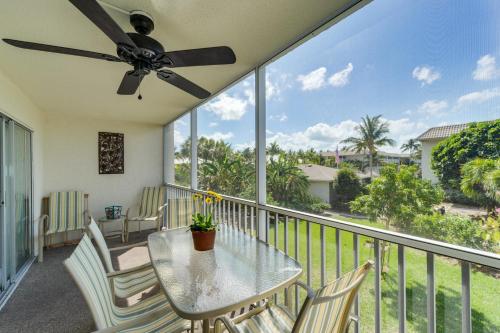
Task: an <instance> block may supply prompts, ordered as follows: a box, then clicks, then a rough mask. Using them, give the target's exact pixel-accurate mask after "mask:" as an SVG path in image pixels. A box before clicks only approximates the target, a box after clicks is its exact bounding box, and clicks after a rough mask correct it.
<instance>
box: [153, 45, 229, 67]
mask: <svg viewBox="0 0 500 333" xmlns="http://www.w3.org/2000/svg"><path fill="white" fill-rule="evenodd" d="M157 61H159V62H161V63H162V64H163V66H165V67H187V66H207V65H227V64H234V63H235V62H236V56H235V55H234V52H233V50H232V49H231V48H230V47H227V46H217V47H206V48H202V49H191V50H180V51H171V52H164V53H162V54H160V55H159V56H158V58H157Z"/></svg>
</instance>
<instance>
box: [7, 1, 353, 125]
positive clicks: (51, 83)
mask: <svg viewBox="0 0 500 333" xmlns="http://www.w3.org/2000/svg"><path fill="white" fill-rule="evenodd" d="M105 2H107V3H109V4H112V5H115V6H117V7H120V8H122V9H125V10H127V11H129V10H134V9H140V10H144V11H146V12H148V13H150V14H151V15H152V16H153V19H154V22H155V30H154V31H153V33H152V34H151V37H153V38H155V39H157V40H158V41H160V42H161V43H162V44H163V46H164V47H165V48H166V49H167V50H179V49H188V48H199V47H209V46H219V45H227V46H230V47H231V48H232V49H233V50H234V52H235V54H236V58H237V61H236V63H235V64H234V65H225V66H206V67H191V68H180V69H174V71H176V72H178V73H179V74H181V75H183V76H185V77H186V78H188V79H190V80H192V81H193V82H195V83H197V84H198V85H200V86H202V87H204V88H205V89H207V90H209V91H210V92H212V93H213V92H217V91H219V90H220V89H222V88H223V87H225V86H226V85H228V84H229V83H231V82H233V81H234V80H236V79H238V78H239V77H241V76H242V75H244V74H246V73H248V72H249V71H250V70H251V69H252V68H254V67H255V66H256V65H258V64H260V63H262V62H263V61H265V60H267V59H268V58H270V57H271V56H273V55H274V54H275V53H276V52H278V51H280V50H281V49H282V48H283V47H285V46H287V45H289V44H290V43H291V42H292V41H295V39H296V38H297V37H298V36H300V35H302V34H304V33H307V32H309V31H311V30H312V29H313V28H314V27H316V26H317V25H318V24H319V23H320V22H322V21H324V20H325V19H327V18H329V17H332V16H333V15H334V14H336V13H337V12H338V11H339V9H341V8H345V6H346V4H347V3H352V2H353V1H352V0H307V1H306V0H246V1H245V0H209V1H207V0H142V1H137V0H136V1H134V0H106V1H105ZM0 6H1V10H0V38H12V39H19V40H26V41H31V42H38V43H46V44H52V45H59V46H65V47H72V48H79V49H83V50H89V51H97V52H103V53H108V54H113V55H115V54H116V52H115V48H114V44H113V43H112V42H111V40H109V39H108V37H107V36H106V35H105V34H104V33H103V32H101V31H100V30H99V29H98V28H97V27H96V26H94V25H93V24H92V23H91V22H90V21H89V20H88V19H87V18H86V17H85V16H84V15H83V14H81V13H80V12H79V11H78V10H77V9H76V8H75V7H74V6H73V5H72V4H71V3H70V2H68V1H63V0H37V1H33V0H16V1H12V0H0ZM105 9H106V11H107V12H108V13H109V14H110V15H111V16H112V17H113V18H114V19H115V20H116V21H117V22H118V24H119V25H120V26H121V27H122V28H123V29H124V30H125V31H127V32H130V31H133V28H132V27H131V26H130V24H129V22H128V16H127V15H126V14H123V13H120V12H118V11H113V10H110V9H109V8H105ZM129 69H130V67H129V65H127V64H122V63H111V62H107V61H100V60H93V59H86V58H81V57H72V56H67V55H60V54H50V53H46V52H39V51H30V50H23V49H19V48H15V47H13V46H10V45H7V44H5V43H3V42H0V70H2V71H3V72H4V73H5V74H7V75H8V76H9V77H10V78H11V79H12V80H13V81H14V82H16V83H17V84H18V85H19V87H20V88H21V89H22V90H23V91H24V92H25V93H26V94H27V95H28V96H30V97H31V98H32V99H33V101H34V102H35V103H36V104H37V105H38V106H39V107H40V108H41V109H42V110H44V111H45V112H56V113H58V112H59V113H60V112H63V113H71V114H75V115H80V116H81V115H86V116H90V117H98V118H106V119H121V120H130V121H137V122H144V123H155V124H165V123H167V122H169V121H170V120H172V119H175V118H176V117H177V116H178V115H180V114H182V113H183V112H185V111H186V110H188V109H190V108H192V107H193V106H195V105H196V104H198V103H199V100H198V99H196V98H194V97H192V96H190V95H188V94H186V93H185V92H183V91H181V90H179V89H177V88H175V87H173V86H170V85H168V84H166V83H164V82H162V81H160V80H158V79H157V78H156V76H155V75H154V74H151V75H149V76H148V77H146V78H145V79H144V80H143V82H142V84H141V93H142V95H143V97H144V98H143V100H142V101H139V100H137V97H136V96H119V95H117V94H116V90H117V88H118V86H119V84H120V81H121V79H122V77H123V74H124V72H125V71H127V70H129Z"/></svg>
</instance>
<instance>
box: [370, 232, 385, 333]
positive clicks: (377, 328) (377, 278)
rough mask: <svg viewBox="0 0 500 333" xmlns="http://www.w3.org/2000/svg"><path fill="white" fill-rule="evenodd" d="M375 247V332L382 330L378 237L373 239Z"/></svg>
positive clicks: (380, 269) (380, 270)
mask: <svg viewBox="0 0 500 333" xmlns="http://www.w3.org/2000/svg"><path fill="white" fill-rule="evenodd" d="M373 249H374V252H375V333H381V332H382V326H381V317H380V314H381V311H380V305H381V296H382V290H381V284H380V282H381V277H382V267H381V258H380V256H381V253H380V241H379V240H378V239H374V240H373ZM384 252H385V251H384Z"/></svg>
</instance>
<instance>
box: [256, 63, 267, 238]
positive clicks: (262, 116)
mask: <svg viewBox="0 0 500 333" xmlns="http://www.w3.org/2000/svg"><path fill="white" fill-rule="evenodd" d="M255 159H256V160H255V169H256V170H255V171H256V172H255V174H256V177H257V178H256V181H255V187H256V188H255V194H256V198H255V200H256V202H257V204H259V205H265V204H266V68H265V66H261V67H259V68H257V69H256V70H255ZM257 222H258V224H257V225H258V229H257V230H258V237H259V239H261V240H264V241H265V240H266V212H265V211H264V210H260V209H258V210H257Z"/></svg>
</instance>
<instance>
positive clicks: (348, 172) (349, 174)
mask: <svg viewBox="0 0 500 333" xmlns="http://www.w3.org/2000/svg"><path fill="white" fill-rule="evenodd" d="M362 192H363V186H362V185H361V181H360V179H359V177H358V175H357V174H356V172H355V171H354V170H353V169H352V168H346V167H343V168H342V169H340V170H339V172H338V173H337V179H335V181H334V182H333V187H332V199H331V205H332V207H334V208H338V209H342V210H348V209H349V202H351V201H353V200H354V199H356V197H358V196H359V195H360V194H361V193H362Z"/></svg>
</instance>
